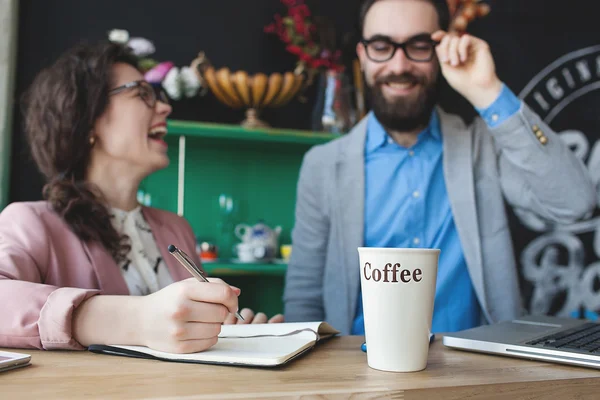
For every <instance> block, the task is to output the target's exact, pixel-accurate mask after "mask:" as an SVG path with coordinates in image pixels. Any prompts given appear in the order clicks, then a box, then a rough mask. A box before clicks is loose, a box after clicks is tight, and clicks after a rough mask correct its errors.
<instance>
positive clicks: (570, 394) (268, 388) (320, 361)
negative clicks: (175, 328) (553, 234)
mask: <svg viewBox="0 0 600 400" xmlns="http://www.w3.org/2000/svg"><path fill="white" fill-rule="evenodd" d="M362 341H363V338H362V337H359V336H345V337H336V338H333V339H329V340H328V341H326V342H324V343H322V344H319V345H318V346H317V347H316V348H315V349H313V350H312V351H311V352H310V353H308V354H306V355H304V356H303V357H301V358H299V359H297V360H295V361H293V362H291V363H290V364H289V365H287V366H285V367H283V368H280V369H256V368H238V367H225V366H212V365H199V364H180V363H168V362H161V361H152V360H141V359H134V358H126V357H117V356H108V355H99V354H92V353H89V352H58V351H52V352H43V351H22V350H17V351H20V352H25V353H28V354H31V355H32V364H33V365H31V366H29V367H26V368H20V369H17V370H13V371H8V372H3V373H0V398H2V399H7V400H8V399H24V398H32V399H42V400H51V399H77V398H102V399H116V398H127V399H137V398H144V399H176V398H177V399H181V398H183V399H246V398H253V399H269V400H271V399H311V400H312V399H332V400H337V399H465V398H468V399H473V398H482V399H511V400H513V399H546V398H548V399H561V400H564V399H588V398H589V399H598V398H600V370H593V369H587V368H581V367H571V366H561V365H558V364H549V363H541V362H537V361H528V360H519V359H514V358H505V357H499V356H490V355H484V354H475V353H468V352H462V351H458V350H452V349H448V348H446V347H444V346H443V345H442V343H441V340H440V339H439V338H438V339H436V341H435V343H433V344H432V346H431V351H430V353H429V361H428V366H427V369H425V370H424V371H420V372H413V373H390V372H381V371H376V370H373V369H371V368H369V367H368V366H367V360H366V355H365V353H363V352H361V351H360V349H359V347H360V344H361V343H362ZM5 350H8V351H15V350H10V349H5Z"/></svg>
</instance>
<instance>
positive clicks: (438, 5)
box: [358, 0, 450, 37]
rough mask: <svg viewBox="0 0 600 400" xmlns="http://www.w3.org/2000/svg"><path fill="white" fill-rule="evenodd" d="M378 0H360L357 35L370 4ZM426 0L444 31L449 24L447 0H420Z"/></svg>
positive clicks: (361, 30) (360, 32) (360, 33)
mask: <svg viewBox="0 0 600 400" xmlns="http://www.w3.org/2000/svg"><path fill="white" fill-rule="evenodd" d="M377 1H379V0H362V1H361V3H360V8H359V12H358V29H359V35H360V37H362V34H363V28H364V26H365V17H366V16H367V12H369V9H371V6H372V5H373V4H375V3H376V2H377ZM420 1H427V2H429V3H431V4H432V5H433V6H434V7H435V10H436V11H437V14H438V23H439V25H440V28H441V29H442V30H444V31H447V30H448V27H449V26H450V10H449V9H448V3H447V0H420Z"/></svg>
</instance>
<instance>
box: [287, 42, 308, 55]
mask: <svg viewBox="0 0 600 400" xmlns="http://www.w3.org/2000/svg"><path fill="white" fill-rule="evenodd" d="M285 49H286V50H287V51H289V52H290V53H292V54H294V55H297V56H300V55H302V54H304V52H303V51H302V49H301V48H300V47H298V46H295V45H293V44H290V45H288V46H287V47H286V48H285Z"/></svg>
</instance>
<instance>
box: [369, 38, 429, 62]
mask: <svg viewBox="0 0 600 400" xmlns="http://www.w3.org/2000/svg"><path fill="white" fill-rule="evenodd" d="M360 42H361V43H362V44H363V46H364V47H365V52H366V53H367V57H368V58H369V60H371V61H374V62H377V63H382V62H386V61H389V60H391V59H392V58H393V57H394V56H395V55H396V50H398V49H402V51H403V52H404V55H406V58H408V59H409V60H412V61H416V62H429V61H431V60H432V59H433V56H434V54H435V46H437V45H438V44H440V42H439V41H436V40H433V39H431V37H430V36H429V35H426V34H423V35H417V36H413V37H411V38H410V39H408V40H407V41H405V42H403V43H398V42H394V41H393V40H392V39H390V38H389V37H387V36H379V35H376V36H374V37H372V38H371V39H364V38H363V39H362V40H361V41H360ZM378 45H379V46H378Z"/></svg>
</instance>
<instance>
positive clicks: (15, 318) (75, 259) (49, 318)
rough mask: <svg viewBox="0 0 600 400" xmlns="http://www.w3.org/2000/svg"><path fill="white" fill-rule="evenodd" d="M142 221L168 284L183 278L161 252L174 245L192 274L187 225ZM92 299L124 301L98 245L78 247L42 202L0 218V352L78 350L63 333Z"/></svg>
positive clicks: (150, 211) (164, 217) (162, 216)
mask: <svg viewBox="0 0 600 400" xmlns="http://www.w3.org/2000/svg"><path fill="white" fill-rule="evenodd" d="M143 213H144V217H145V218H146V220H147V221H148V223H149V224H150V227H151V228H152V232H153V233H154V237H155V239H156V243H157V245H158V247H159V249H160V252H161V254H162V256H163V258H164V260H165V261H166V265H167V267H168V269H169V271H170V272H171V276H172V277H173V280H174V281H178V280H182V279H186V278H190V277H191V275H190V273H189V272H188V271H187V270H186V269H185V268H183V267H182V266H181V265H180V264H179V263H178V262H177V260H176V259H175V258H174V257H173V256H171V255H170V254H169V252H168V250H167V247H168V246H169V244H171V243H172V244H175V245H176V246H178V247H179V248H181V249H182V250H183V251H185V252H186V253H187V254H189V255H190V257H192V259H193V260H194V262H196V263H197V265H199V266H200V260H199V257H198V255H197V253H196V249H195V246H196V241H195V237H194V233H193V231H192V228H191V227H190V225H189V224H188V222H187V221H186V220H185V219H183V218H181V217H179V216H178V215H176V214H173V213H171V212H167V211H163V210H159V209H156V208H149V207H144V208H143ZM97 294H108V295H127V294H129V290H128V288H127V284H126V283H125V280H124V279H123V277H122V275H121V271H120V270H119V267H118V266H117V264H116V263H115V262H114V260H113V259H112V257H111V256H110V254H109V253H108V252H107V251H106V250H105V249H104V247H103V246H102V245H100V244H98V243H86V242H83V241H81V240H79V239H78V238H77V236H76V235H75V234H74V233H73V232H72V231H71V230H70V229H69V227H68V225H67V224H65V223H64V222H63V220H62V219H61V218H60V216H58V215H57V214H56V213H55V212H54V211H52V209H51V208H50V207H49V204H48V203H47V202H45V201H39V202H22V203H12V204H10V205H9V206H7V207H6V208H5V209H4V210H3V211H2V212H1V213H0V347H18V348H38V349H48V350H50V349H70V350H74V349H83V346H81V345H80V344H79V343H78V342H77V341H76V340H75V339H74V338H73V335H72V332H71V318H72V315H73V310H74V309H75V307H77V306H78V305H79V304H80V303H82V302H83V301H84V300H86V299H88V298H89V297H91V296H94V295H97Z"/></svg>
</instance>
